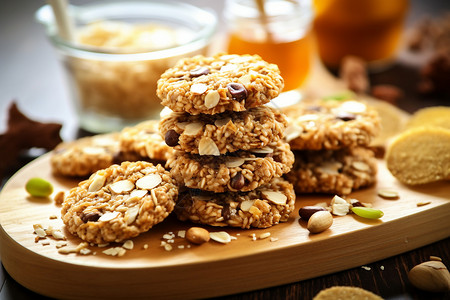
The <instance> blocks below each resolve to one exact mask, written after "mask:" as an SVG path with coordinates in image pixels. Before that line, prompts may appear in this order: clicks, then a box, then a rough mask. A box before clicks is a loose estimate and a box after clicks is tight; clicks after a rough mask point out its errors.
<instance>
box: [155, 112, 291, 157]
mask: <svg viewBox="0 0 450 300" xmlns="http://www.w3.org/2000/svg"><path fill="white" fill-rule="evenodd" d="M286 125H287V122H286V118H285V117H284V115H283V114H281V113H280V112H279V111H277V110H275V109H273V108H271V107H267V106H260V107H255V108H251V109H249V110H246V111H243V112H224V113H221V114H219V115H214V116H211V115H206V114H200V115H189V114H186V113H175V112H174V113H171V114H170V115H168V116H166V117H164V118H163V119H162V120H161V123H160V130H161V134H162V135H163V136H165V141H166V144H168V145H169V146H173V148H174V149H176V150H183V151H185V152H189V153H193V154H199V153H204V149H202V147H203V148H204V145H205V144H206V145H208V143H209V144H214V145H213V146H212V147H211V149H212V151H216V152H217V151H218V152H219V153H220V154H225V153H227V152H234V151H237V150H249V149H254V148H263V147H265V146H268V145H269V146H270V145H272V146H274V145H276V144H277V143H278V141H279V140H280V139H281V138H282V136H283V132H284V129H285V127H286ZM206 141H207V142H206ZM211 154H212V153H211Z"/></svg>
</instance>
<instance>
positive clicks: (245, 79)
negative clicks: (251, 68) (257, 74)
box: [238, 74, 252, 86]
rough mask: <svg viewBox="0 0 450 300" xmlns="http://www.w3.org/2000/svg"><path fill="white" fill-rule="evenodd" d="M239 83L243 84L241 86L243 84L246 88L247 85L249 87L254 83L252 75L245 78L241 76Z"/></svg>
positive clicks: (246, 75)
mask: <svg viewBox="0 0 450 300" xmlns="http://www.w3.org/2000/svg"><path fill="white" fill-rule="evenodd" d="M238 82H239V83H241V84H243V85H244V86H245V85H248V84H250V83H251V82H252V75H250V74H245V75H244V76H241V77H240V78H239V79H238Z"/></svg>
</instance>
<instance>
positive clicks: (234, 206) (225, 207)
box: [174, 177, 295, 228]
mask: <svg viewBox="0 0 450 300" xmlns="http://www.w3.org/2000/svg"><path fill="white" fill-rule="evenodd" d="M294 204H295V193H294V189H293V187H292V184H290V183H289V182H287V181H286V180H283V179H282V178H279V177H277V178H274V179H272V180H271V181H270V182H269V183H267V184H265V185H263V186H260V187H258V188H256V189H255V190H252V191H250V192H246V193H242V192H227V193H213V192H205V191H201V190H187V191H184V192H182V193H180V197H179V201H178V202H177V205H176V206H175V210H174V211H175V213H176V215H177V217H178V219H179V220H181V221H187V220H189V221H192V222H194V223H201V224H206V225H212V226H232V227H240V228H250V227H254V228H267V227H270V226H272V225H276V224H278V223H279V222H286V221H287V220H288V219H289V215H290V214H291V212H292V211H293V210H294Z"/></svg>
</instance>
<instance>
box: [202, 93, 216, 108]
mask: <svg viewBox="0 0 450 300" xmlns="http://www.w3.org/2000/svg"><path fill="white" fill-rule="evenodd" d="M219 100H220V95H219V92H217V91H215V90H214V91H209V92H208V94H206V96H205V106H206V107H207V108H213V107H216V105H217V104H218V103H219Z"/></svg>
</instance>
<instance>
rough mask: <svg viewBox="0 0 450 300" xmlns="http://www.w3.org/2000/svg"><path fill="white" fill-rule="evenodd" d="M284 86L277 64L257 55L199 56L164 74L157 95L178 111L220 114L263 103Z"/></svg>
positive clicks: (181, 62)
mask: <svg viewBox="0 0 450 300" xmlns="http://www.w3.org/2000/svg"><path fill="white" fill-rule="evenodd" d="M283 87H284V81H283V78H282V77H281V76H280V71H279V69H278V66H276V65H274V64H269V63H267V62H265V61H263V60H262V59H261V57H259V56H258V55H227V54H217V55H215V56H213V57H204V56H201V55H197V56H194V57H191V58H184V59H181V60H180V61H179V62H178V63H177V64H176V65H175V66H174V67H173V68H171V69H168V70H167V71H166V72H165V73H164V74H162V75H161V78H160V79H159V80H158V88H157V94H158V97H159V98H160V99H161V104H162V105H164V106H168V107H169V108H170V109H172V110H173V111H175V112H187V113H189V114H192V115H197V114H200V113H203V114H217V113H221V112H224V111H244V110H246V109H249V108H252V107H257V106H261V105H263V104H265V103H268V102H269V101H270V100H271V99H273V98H275V97H277V96H278V95H279V94H280V92H281V90H282V89H283Z"/></svg>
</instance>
